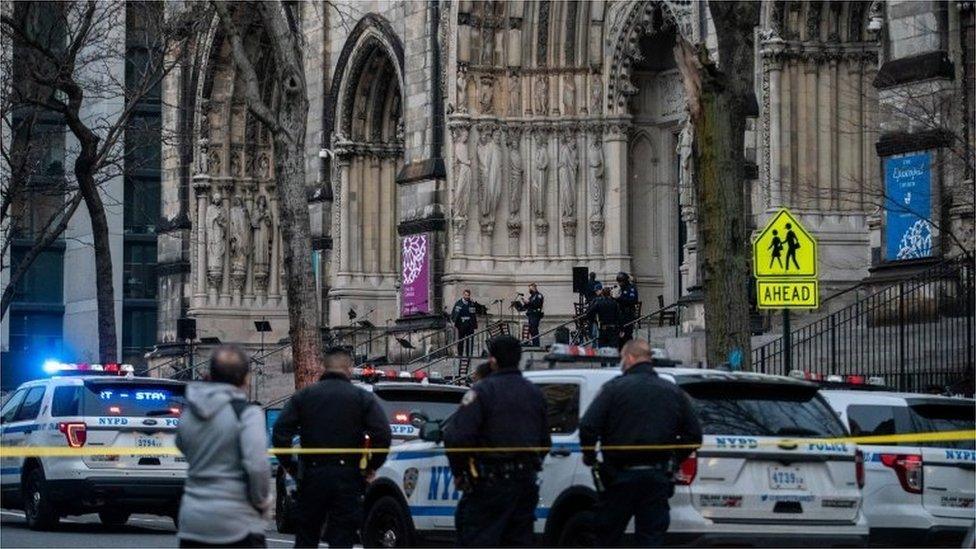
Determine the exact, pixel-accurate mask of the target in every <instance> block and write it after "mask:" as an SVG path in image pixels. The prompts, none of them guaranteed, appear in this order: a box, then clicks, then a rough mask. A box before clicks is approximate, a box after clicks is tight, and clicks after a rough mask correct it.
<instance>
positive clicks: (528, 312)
mask: <svg viewBox="0 0 976 549" xmlns="http://www.w3.org/2000/svg"><path fill="white" fill-rule="evenodd" d="M519 295H520V296H521V294H519ZM545 301H546V298H545V297H544V296H543V295H542V294H541V293H539V287H538V286H536V284H535V282H533V283H532V284H529V299H525V297H524V296H522V297H521V304H522V308H521V309H520V310H523V311H525V320H526V321H528V323H529V336H530V337H531V340H530V344H531V345H532V346H533V347H538V346H539V323H540V322H542V317H544V316H546V315H545V313H543V312H542V307H543V306H544V305H545Z"/></svg>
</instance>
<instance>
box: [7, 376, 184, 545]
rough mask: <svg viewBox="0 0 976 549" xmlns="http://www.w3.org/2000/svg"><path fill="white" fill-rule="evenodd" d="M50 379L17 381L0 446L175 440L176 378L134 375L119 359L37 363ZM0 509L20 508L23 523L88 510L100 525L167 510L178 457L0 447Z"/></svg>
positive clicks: (178, 482) (174, 502)
mask: <svg viewBox="0 0 976 549" xmlns="http://www.w3.org/2000/svg"><path fill="white" fill-rule="evenodd" d="M44 369H45V371H46V372H48V373H51V374H53V377H50V378H47V379H39V380H35V381H29V382H27V383H24V384H23V385H21V386H20V387H18V388H17V390H16V391H14V392H13V393H12V394H11V395H10V397H9V398H8V399H7V400H6V402H5V403H4V404H3V408H2V410H0V444H2V446H3V447H4V448H7V449H12V448H20V447H36V448H38V449H39V451H40V450H41V449H43V448H51V447H54V448H97V447H106V448H112V447H125V448H132V447H136V448H149V449H153V448H159V449H167V450H168V449H170V448H172V447H174V437H175V433H176V428H177V425H178V422H179V417H180V414H181V412H182V410H183V405H184V400H183V394H184V388H185V387H184V384H183V383H181V382H177V381H170V380H164V379H155V378H143V377H133V375H132V367H131V366H129V365H120V364H105V365H99V364H90V365H89V364H81V365H75V364H60V363H54V362H48V363H45V365H44ZM2 460H3V463H2V465H0V488H2V491H3V500H2V501H3V506H4V507H5V508H18V509H23V510H24V514H25V515H26V518H27V524H28V526H29V527H30V528H32V529H35V530H39V529H47V528H52V527H54V526H56V525H57V523H58V521H59V520H60V518H61V517H62V516H65V515H76V514H84V513H92V512H97V513H98V515H99V518H100V519H101V521H102V522H103V523H104V524H106V525H113V526H117V525H122V524H124V523H125V522H126V521H127V520H128V519H129V515H130V514H131V513H152V514H161V515H169V516H173V517H175V516H176V513H177V511H178V508H179V502H180V496H181V494H182V492H183V483H184V480H185V478H186V462H185V460H184V459H183V458H182V457H178V456H173V455H164V454H160V455H152V454H140V455H79V456H77V457H55V456H51V457H46V456H44V455H43V453H41V454H40V455H38V456H32V457H26V458H25V457H16V456H8V455H6V454H5V455H4V456H3V458H2Z"/></svg>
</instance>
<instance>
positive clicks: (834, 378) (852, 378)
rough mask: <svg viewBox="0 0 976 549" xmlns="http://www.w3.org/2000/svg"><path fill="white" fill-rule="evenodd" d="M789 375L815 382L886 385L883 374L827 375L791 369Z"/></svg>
mask: <svg viewBox="0 0 976 549" xmlns="http://www.w3.org/2000/svg"><path fill="white" fill-rule="evenodd" d="M789 377H792V378H796V379H804V380H806V381H814V382H826V383H845V384H847V385H871V386H875V387H884V385H885V380H884V378H883V377H881V376H865V375H860V374H847V375H840V374H827V375H825V374H821V373H817V372H807V371H804V370H790V373H789Z"/></svg>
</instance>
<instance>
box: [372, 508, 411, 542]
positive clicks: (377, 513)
mask: <svg viewBox="0 0 976 549" xmlns="http://www.w3.org/2000/svg"><path fill="white" fill-rule="evenodd" d="M410 542H411V540H410V516H409V515H407V512H406V510H404V509H403V506H402V505H400V502H398V501H397V500H396V498H394V497H392V496H383V497H381V498H380V499H378V500H376V503H374V504H373V506H372V507H371V508H370V509H369V512H368V513H367V514H366V524H365V525H363V545H364V546H366V547H409V546H410Z"/></svg>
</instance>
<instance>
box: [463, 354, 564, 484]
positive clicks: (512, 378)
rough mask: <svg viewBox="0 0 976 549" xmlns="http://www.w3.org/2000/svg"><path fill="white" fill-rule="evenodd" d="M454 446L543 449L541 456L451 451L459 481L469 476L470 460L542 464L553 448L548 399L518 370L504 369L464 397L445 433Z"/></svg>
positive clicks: (535, 453) (526, 453)
mask: <svg viewBox="0 0 976 549" xmlns="http://www.w3.org/2000/svg"><path fill="white" fill-rule="evenodd" d="M444 445H445V446H446V447H448V448H472V447H493V448H501V447H505V448H512V447H537V448H540V451H538V452H478V453H476V454H459V453H456V452H450V453H448V459H449V461H450V463H451V469H452V470H453V471H454V474H455V475H456V476H458V477H460V476H461V475H463V474H465V473H467V472H468V468H469V464H468V458H469V457H472V456H473V457H475V458H476V459H478V460H479V461H483V462H485V461H487V462H493V461H494V462H497V461H511V462H520V463H526V462H528V463H532V464H533V465H535V466H541V464H542V460H543V459H544V458H545V456H546V454H547V453H548V452H549V448H550V447H551V446H552V439H551V438H550V437H549V426H548V420H547V416H546V400H545V398H544V397H543V396H542V391H540V390H539V388H538V387H536V386H535V385H534V384H533V383H532V382H530V381H529V380H527V379H525V378H524V377H523V376H522V372H521V371H519V370H518V369H517V368H513V369H510V370H499V371H497V372H494V373H492V374H491V375H490V376H488V377H487V378H485V379H483V380H482V381H479V382H478V383H476V384H475V385H474V386H473V387H471V389H469V390H468V392H467V393H466V394H465V395H464V398H463V399H462V401H461V407H460V408H458V410H457V412H455V413H454V416H453V417H452V418H451V422H450V423H449V424H448V425H447V426H446V427H445V429H444Z"/></svg>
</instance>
